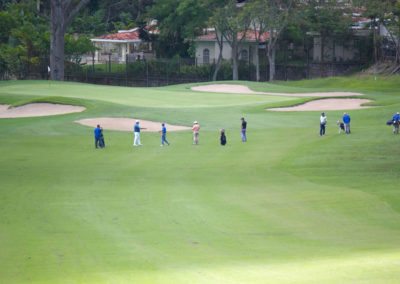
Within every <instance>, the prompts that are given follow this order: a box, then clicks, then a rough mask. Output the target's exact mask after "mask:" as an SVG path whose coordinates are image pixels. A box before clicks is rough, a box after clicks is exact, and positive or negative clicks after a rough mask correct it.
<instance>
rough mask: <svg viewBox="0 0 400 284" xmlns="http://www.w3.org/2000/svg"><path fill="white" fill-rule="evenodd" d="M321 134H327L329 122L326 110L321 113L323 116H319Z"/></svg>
mask: <svg viewBox="0 0 400 284" xmlns="http://www.w3.org/2000/svg"><path fill="white" fill-rule="evenodd" d="M319 122H320V123H319V136H323V135H325V126H326V123H327V122H328V118H327V117H326V115H325V112H323V113H321V117H320V118H319Z"/></svg>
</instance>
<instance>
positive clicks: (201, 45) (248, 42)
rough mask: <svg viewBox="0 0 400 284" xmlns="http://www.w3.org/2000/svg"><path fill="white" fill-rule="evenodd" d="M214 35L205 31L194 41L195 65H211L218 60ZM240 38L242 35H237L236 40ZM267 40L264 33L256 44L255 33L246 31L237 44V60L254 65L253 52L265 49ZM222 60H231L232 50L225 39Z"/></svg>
mask: <svg viewBox="0 0 400 284" xmlns="http://www.w3.org/2000/svg"><path fill="white" fill-rule="evenodd" d="M216 35H217V33H216V31H215V30H214V29H207V30H206V31H205V33H204V34H203V35H201V36H198V37H197V38H196V39H195V40H194V42H195V43H196V62H197V64H199V65H201V64H212V63H214V62H216V61H217V60H218V56H219V53H220V49H219V46H218V42H217V37H216ZM241 37H243V34H238V39H239V38H241ZM267 39H268V33H264V34H262V35H261V37H260V42H259V43H257V41H256V33H255V32H254V31H252V30H250V31H247V32H246V34H245V37H244V38H243V40H242V41H241V42H240V44H239V50H238V53H239V60H242V61H245V62H249V63H253V64H255V63H256V62H255V60H256V58H255V56H254V54H255V51H256V49H265V42H266V41H267ZM222 58H223V59H225V60H230V59H232V48H231V46H230V45H229V43H228V41H227V40H226V39H223V48H222Z"/></svg>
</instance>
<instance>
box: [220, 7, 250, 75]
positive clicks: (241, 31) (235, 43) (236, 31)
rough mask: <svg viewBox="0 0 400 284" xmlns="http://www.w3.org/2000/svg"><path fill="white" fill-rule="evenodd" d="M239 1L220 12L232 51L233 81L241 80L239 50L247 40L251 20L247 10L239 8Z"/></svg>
mask: <svg viewBox="0 0 400 284" xmlns="http://www.w3.org/2000/svg"><path fill="white" fill-rule="evenodd" d="M236 2H237V1H229V2H228V3H227V4H226V5H225V6H224V7H223V8H222V9H221V12H220V16H221V19H224V20H225V26H224V27H223V30H224V38H225V40H226V41H227V42H228V44H229V45H230V47H231V51H232V55H231V57H232V79H233V80H238V79H239V64H238V62H239V50H240V45H241V43H242V42H243V40H244V39H245V38H246V35H247V31H248V30H249V27H250V23H251V21H250V18H249V17H248V14H247V13H245V10H243V9H242V8H240V7H238V6H237V3H236Z"/></svg>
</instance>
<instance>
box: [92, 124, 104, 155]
mask: <svg viewBox="0 0 400 284" xmlns="http://www.w3.org/2000/svg"><path fill="white" fill-rule="evenodd" d="M102 132H103V131H102V129H101V127H100V124H97V127H96V128H95V129H94V147H95V148H96V149H97V148H99V147H101V145H100V143H101V139H102V137H103V133H102Z"/></svg>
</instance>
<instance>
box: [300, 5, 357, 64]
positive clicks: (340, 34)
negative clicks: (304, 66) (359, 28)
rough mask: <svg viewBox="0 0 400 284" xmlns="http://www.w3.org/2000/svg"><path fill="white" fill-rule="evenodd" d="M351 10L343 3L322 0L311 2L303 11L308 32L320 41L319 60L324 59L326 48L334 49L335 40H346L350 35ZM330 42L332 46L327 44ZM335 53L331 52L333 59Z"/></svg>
mask: <svg viewBox="0 0 400 284" xmlns="http://www.w3.org/2000/svg"><path fill="white" fill-rule="evenodd" d="M350 15H351V11H349V10H348V9H347V8H346V6H344V4H343V3H341V2H340V3H339V2H337V1H324V2H321V3H311V4H310V5H309V6H308V7H307V10H306V12H305V17H306V19H307V28H308V33H311V34H315V35H317V36H318V37H319V38H320V42H321V58H320V60H321V62H322V63H323V62H324V61H325V59H326V53H325V52H326V50H327V49H328V48H331V49H332V50H333V51H334V50H335V42H336V41H338V40H339V41H342V42H343V43H345V42H346V40H345V39H346V38H348V37H349V36H350V35H351V29H350V26H351V23H352V22H351V16H350ZM329 43H331V44H332V47H330V46H329V45H328V44H329ZM334 57H335V55H334V54H333V59H334Z"/></svg>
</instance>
